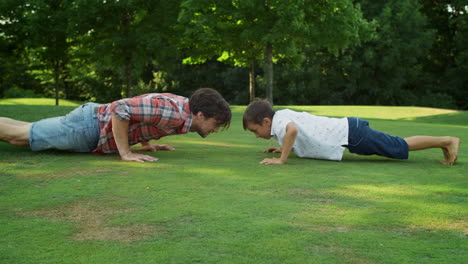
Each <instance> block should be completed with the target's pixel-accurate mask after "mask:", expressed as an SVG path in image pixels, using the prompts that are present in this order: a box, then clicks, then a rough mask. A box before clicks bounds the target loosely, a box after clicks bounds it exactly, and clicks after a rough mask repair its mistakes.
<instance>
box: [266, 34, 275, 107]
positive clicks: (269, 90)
mask: <svg viewBox="0 0 468 264" xmlns="http://www.w3.org/2000/svg"><path fill="white" fill-rule="evenodd" d="M265 55H266V56H265V59H266V70H265V75H266V99H267V100H268V101H269V102H270V103H271V104H272V105H273V45H272V44H271V43H268V44H267V46H266V54H265Z"/></svg>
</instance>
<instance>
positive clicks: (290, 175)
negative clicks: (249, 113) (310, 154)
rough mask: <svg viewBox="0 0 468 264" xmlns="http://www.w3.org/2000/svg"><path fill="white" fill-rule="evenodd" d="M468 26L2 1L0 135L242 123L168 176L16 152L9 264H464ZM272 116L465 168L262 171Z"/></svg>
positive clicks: (415, 161) (353, 164) (167, 160)
mask: <svg viewBox="0 0 468 264" xmlns="http://www.w3.org/2000/svg"><path fill="white" fill-rule="evenodd" d="M466 13H467V3H466V0H463V1H417V0H394V1H370V0H367V1H350V0H316V1H315V0H314V1H305V0H303V1H300V0H283V1H273V0H259V1H255V0H237V1H236V0H233V1H216V0H193V1H190V0H185V1H180V0H161V1H151V0H145V1H143V0H129V1H118V0H101V1H96V0H68V1H57V0H55V1H54V0H29V1H19V0H2V1H0V47H1V48H0V53H1V54H0V98H2V99H0V112H1V116H5V117H10V118H15V119H19V120H24V121H35V120H38V119H41V118H46V117H53V116H59V115H65V114H66V113H68V112H70V111H71V110H72V109H74V108H75V107H77V106H78V105H80V104H81V103H83V102H85V101H96V102H100V103H107V102H111V101H113V100H116V99H120V98H123V97H129V96H134V95H138V94H141V93H145V92H171V93H175V94H180V95H185V96H189V95H190V94H191V93H192V92H193V91H194V90H195V89H196V88H199V87H213V88H215V89H217V90H218V91H220V92H221V93H222V94H223V96H225V97H226V99H227V100H228V101H229V103H230V104H231V105H232V112H233V119H232V123H231V126H230V128H229V129H227V130H223V131H221V132H220V133H214V134H212V135H210V136H209V137H208V138H206V139H201V138H200V137H199V136H198V135H196V134H194V133H188V134H186V135H177V136H171V137H164V138H163V139H161V140H160V141H158V142H160V143H162V144H169V145H171V146H173V147H175V148H176V151H164V152H163V151H161V152H156V153H150V155H154V156H155V157H157V158H159V160H158V161H157V162H145V163H137V162H122V161H121V160H120V157H119V156H118V155H117V154H114V155H104V156H95V155H90V154H88V153H66V152H61V151H54V150H51V151H43V152H32V151H30V150H29V148H27V147H17V146H12V145H9V144H6V143H4V142H0V263H2V264H3V263H21V264H29V263H31V264H38V263H41V264H43V263H60V264H64V263H70V264H76V263H83V264H89V263H96V264H99V263H102V264H107V263H125V264H126V263H145V264H147V263H184V264H185V263H217V264H218V263H255V264H258V263H268V264H271V263H278V264H280V263H281V264H284V263H333V264H334V263H339V264H342V263H359V264H363V263H365V264H367V263H389V264H390V263H391V264H393V263H411V264H413V263H434V264H441V263H448V264H452V263H454V264H455V263H456V264H458V263H464V262H466V259H467V255H468V253H467V252H468V244H467V243H466V239H467V237H468V219H467V217H468V214H467V212H468V209H467V205H468V203H467V201H468V200H467V199H468V181H467V170H466V168H465V166H466V160H467V159H468V144H466V142H467V141H468V133H467V131H468V122H467V120H468V112H467V111H465V110H466V109H468V100H467V98H468V96H467V95H468V89H466V88H467V83H468V74H467V73H468V64H467V63H466V61H468V60H467V59H468V23H467V22H468V15H467V14H466ZM255 96H257V97H266V98H269V100H271V101H272V102H274V104H275V108H276V109H281V108H284V107H287V108H292V109H294V110H297V111H306V112H310V113H312V114H317V115H327V116H334V117H344V116H350V115H352V116H358V117H362V118H365V119H367V120H369V121H370V124H371V126H372V127H373V128H375V129H377V130H381V131H385V132H388V133H390V134H392V135H398V136H401V137H407V136H413V135H421V134H430V135H434V136H444V135H451V136H456V137H459V138H460V139H461V140H462V142H465V143H463V144H462V145H461V147H460V151H459V157H458V162H457V165H455V166H443V165H441V164H439V163H438V162H437V161H438V160H441V159H442V157H443V154H442V151H440V150H439V149H430V150H425V151H416V152H411V155H410V159H409V160H405V161H399V160H391V159H387V158H383V157H378V156H358V155H353V154H351V153H349V152H348V151H346V152H345V154H344V159H343V161H341V162H332V161H324V160H314V159H300V158H298V157H296V156H295V155H294V154H291V156H290V158H289V159H288V164H286V165H284V166H265V165H262V164H259V163H258V162H259V161H261V160H262V159H264V158H266V157H273V156H277V155H276V154H271V153H262V151H263V150H264V149H265V148H268V147H273V146H277V145H276V142H274V141H267V140H261V139H257V138H255V137H254V136H253V135H252V134H251V133H250V132H248V131H244V130H243V128H242V125H241V123H242V114H243V111H244V109H245V105H246V104H247V103H248V102H249V101H250V100H251V99H252V98H253V97H255ZM18 97H29V98H18ZM31 97H32V98H31ZM34 97H36V98H34ZM42 97H46V98H42ZM56 104H59V106H55V105H56ZM422 106H424V107H422ZM135 147H138V146H135ZM134 150H135V151H137V150H136V149H134Z"/></svg>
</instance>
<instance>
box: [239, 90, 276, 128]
mask: <svg viewBox="0 0 468 264" xmlns="http://www.w3.org/2000/svg"><path fill="white" fill-rule="evenodd" d="M274 115H275V110H273V107H272V106H271V104H270V102H268V101H267V100H265V99H259V98H255V100H254V101H253V102H251V103H250V104H249V105H248V106H247V109H245V112H244V118H243V119H242V123H243V125H244V130H245V129H247V125H248V124H249V123H253V124H256V125H261V124H262V122H263V119H264V118H265V117H267V118H270V119H273V116H274Z"/></svg>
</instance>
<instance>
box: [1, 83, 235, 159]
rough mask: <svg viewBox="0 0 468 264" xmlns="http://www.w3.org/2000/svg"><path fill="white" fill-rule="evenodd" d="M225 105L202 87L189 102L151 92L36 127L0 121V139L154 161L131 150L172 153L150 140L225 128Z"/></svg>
mask: <svg viewBox="0 0 468 264" xmlns="http://www.w3.org/2000/svg"><path fill="white" fill-rule="evenodd" d="M230 121H231V110H230V108H229V104H228V103H227V102H226V101H225V100H224V98H223V97H222V96H221V95H220V94H219V93H218V92H217V91H215V90H213V89H210V88H201V89H198V90H196V91H195V92H194V93H193V94H192V96H191V97H190V99H189V98H186V97H182V96H178V95H174V94H169V93H162V94H159V93H151V94H145V95H140V96H136V97H133V98H126V99H122V100H118V101H115V102H113V103H110V104H103V105H101V104H96V103H86V104H84V105H82V106H80V107H78V108H76V109H75V110H73V111H72V112H70V113H69V114H67V115H66V116H61V117H53V118H47V119H43V120H40V121H37V122H34V123H29V122H23V121H18V120H14V119H10V118H0V140H2V141H5V142H8V143H10V144H13V145H17V146H29V147H30V148H31V150H33V151H40V150H45V149H60V150H69V151H75V152H93V153H97V154H100V153H114V152H118V153H119V154H120V157H121V159H122V160H125V161H139V162H144V161H155V160H157V158H155V157H153V156H149V155H144V154H140V153H133V152H132V151H131V150H130V146H131V145H134V144H137V143H141V144H142V146H143V147H142V148H143V150H148V151H156V150H173V148H172V147H170V146H167V145H154V144H150V143H149V141H150V140H152V139H160V138H161V137H164V136H168V135H175V134H185V133H187V132H189V131H190V132H197V133H198V134H199V135H200V136H201V137H206V136H208V135H209V134H210V133H213V132H218V130H219V128H220V127H228V126H229V123H230Z"/></svg>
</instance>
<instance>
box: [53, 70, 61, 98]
mask: <svg viewBox="0 0 468 264" xmlns="http://www.w3.org/2000/svg"><path fill="white" fill-rule="evenodd" d="M54 64H55V65H54V82H55V105H57V106H58V105H59V87H60V86H59V79H60V61H55V62H54Z"/></svg>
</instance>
